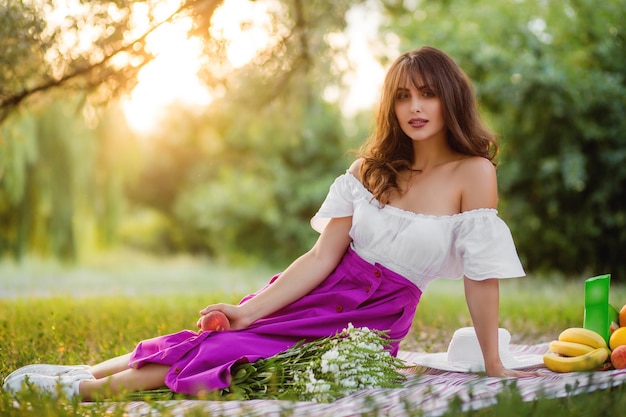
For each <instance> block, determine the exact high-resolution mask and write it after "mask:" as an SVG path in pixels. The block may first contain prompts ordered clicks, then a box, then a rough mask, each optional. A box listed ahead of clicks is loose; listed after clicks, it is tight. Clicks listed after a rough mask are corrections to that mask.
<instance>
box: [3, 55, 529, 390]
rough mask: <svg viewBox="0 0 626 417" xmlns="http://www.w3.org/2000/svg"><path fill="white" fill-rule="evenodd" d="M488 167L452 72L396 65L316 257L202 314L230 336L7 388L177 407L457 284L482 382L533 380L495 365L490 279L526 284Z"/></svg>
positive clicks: (317, 221)
mask: <svg viewBox="0 0 626 417" xmlns="http://www.w3.org/2000/svg"><path fill="white" fill-rule="evenodd" d="M496 154H497V144H496V142H495V139H494V136H493V135H492V134H491V133H489V132H488V131H487V130H486V129H485V128H484V127H483V125H482V123H481V121H480V119H479V115H478V111H477V105H476V101H475V97H474V94H473V90H472V86H471V83H470V81H469V80H468V78H467V77H466V75H465V74H464V73H463V72H462V70H461V69H460V68H459V67H458V66H457V65H456V64H455V63H454V61H453V60H452V59H451V58H450V57H448V56H447V55H446V54H444V53H443V52H441V51H439V50H437V49H435V48H431V47H423V48H420V49H417V50H414V51H410V52H407V53H405V54H403V55H401V56H400V57H398V59H397V60H396V61H395V62H394V63H393V64H392V65H391V67H390V69H389V71H388V73H387V75H386V78H385V82H384V85H383V90H382V97H381V102H380V105H379V109H378V116H377V126H376V130H375V132H374V134H373V135H372V137H371V138H370V139H369V141H368V142H366V143H365V144H364V146H363V147H362V149H361V152H360V155H359V156H360V158H359V159H358V160H356V161H355V162H354V163H353V164H352V166H351V167H350V168H349V169H348V170H347V172H346V173H345V174H343V175H341V176H339V177H338V178H337V179H336V180H335V182H334V183H333V184H332V186H331V188H330V191H329V194H328V196H327V197H326V200H325V201H324V203H323V204H322V206H321V208H320V210H319V211H318V213H317V214H316V215H315V217H314V218H313V219H312V221H311V223H312V226H313V227H314V228H315V229H316V230H318V231H319V232H320V236H319V238H318V240H317V242H316V243H315V245H314V246H313V248H312V249H311V250H310V251H308V252H307V253H305V254H304V255H302V256H301V257H299V258H298V259H296V260H295V261H294V262H293V263H292V264H291V265H290V266H289V267H288V268H287V269H286V270H285V271H284V272H283V273H281V274H279V275H277V276H275V277H273V279H272V280H271V281H270V284H268V285H267V286H266V287H265V288H263V289H261V290H260V291H258V292H256V293H255V294H252V295H250V296H248V297H246V298H244V299H243V300H242V301H241V303H239V304H238V305H229V304H215V305H209V306H207V307H206V308H204V309H203V310H202V311H200V314H201V315H206V314H207V313H209V312H211V311H215V310H219V311H222V312H223V313H225V314H226V316H228V319H229V320H230V325H231V330H229V331H225V332H200V333H197V332H193V331H191V330H185V331H182V332H179V333H175V334H171V335H166V336H160V337H156V338H154V339H150V340H146V341H143V342H141V343H139V345H138V346H137V347H136V349H135V350H134V351H133V352H132V353H130V354H127V355H124V356H121V357H118V358H113V359H110V360H108V361H105V362H103V363H100V364H98V365H95V366H92V367H88V368H86V367H65V366H55V365H31V366H30V367H25V368H22V369H21V370H18V371H16V372H14V374H12V375H10V376H9V377H8V378H7V380H6V383H5V387H8V388H10V389H14V390H18V389H19V386H20V385H21V383H22V381H23V380H24V379H26V377H27V376H28V379H29V380H30V381H31V384H34V385H36V386H38V387H40V388H41V389H43V390H47V391H50V392H54V390H55V389H56V384H57V382H58V381H60V383H61V385H62V387H63V388H64V391H65V392H66V394H68V395H80V396H81V398H82V399H83V400H87V401H88V400H93V399H95V398H98V397H99V396H102V395H103V393H105V392H107V393H109V394H110V393H118V392H128V391H136V390H145V389H153V388H158V387H161V386H163V385H167V386H168V387H170V388H171V389H172V390H173V391H175V392H179V393H184V394H198V393H199V392H203V391H204V392H206V391H212V390H217V389H220V388H225V387H227V386H228V385H229V382H230V368H231V366H232V365H233V364H234V363H235V362H236V361H242V360H243V361H254V360H256V359H259V358H262V357H269V356H272V355H274V354H276V353H278V352H280V351H283V350H285V349H287V348H288V347H290V346H292V345H294V344H295V343H296V342H298V341H300V340H303V339H305V340H308V341H310V340H314V339H316V338H321V337H326V336H330V335H333V334H335V333H337V332H339V331H341V330H342V329H344V328H345V327H347V325H348V323H352V324H353V325H354V326H355V327H360V326H367V327H369V328H374V329H380V330H389V337H390V338H391V339H401V338H403V337H404V336H406V334H407V333H408V331H409V329H410V326H411V323H412V321H413V316H414V313H415V309H416V307H417V304H418V302H419V299H420V296H421V294H422V291H423V290H424V289H425V288H426V286H427V285H428V284H429V283H430V282H431V281H433V280H434V279H437V278H460V277H464V285H465V293H466V299H467V304H468V307H469V311H470V315H471V318H472V321H473V324H474V327H475V328H476V333H477V337H478V340H479V343H480V346H481V349H482V353H483V357H484V360H485V368H486V372H487V374H488V375H489V376H495V377H510V376H513V377H524V376H530V375H535V373H528V372H523V371H516V370H510V369H506V368H504V366H503V365H502V362H501V360H500V357H499V353H498V340H497V339H498V294H499V290H498V279H499V278H511V277H520V276H523V275H524V271H523V269H522V266H521V264H520V262H519V259H518V256H517V253H516V251H515V246H514V244H513V240H512V238H511V235H510V231H509V229H508V227H507V226H506V224H505V223H504V222H503V221H502V220H501V219H500V218H499V217H498V215H497V211H496V205H497V200H498V195H497V184H496V169H495V165H494V161H493V160H494V157H495V155H496ZM199 323H200V320H199V321H198V324H199ZM397 350H398V342H395V344H393V346H392V347H391V353H392V354H396V353H397ZM51 387H52V388H51Z"/></svg>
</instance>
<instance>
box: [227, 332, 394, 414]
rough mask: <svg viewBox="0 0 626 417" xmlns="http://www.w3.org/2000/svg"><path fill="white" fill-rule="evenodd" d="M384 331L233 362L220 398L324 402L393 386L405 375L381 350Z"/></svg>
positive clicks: (340, 335)
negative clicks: (226, 385) (224, 395)
mask: <svg viewBox="0 0 626 417" xmlns="http://www.w3.org/2000/svg"><path fill="white" fill-rule="evenodd" d="M386 333H387V332H383V331H378V330H370V329H368V328H367V327H361V328H357V327H354V326H352V324H349V325H348V328H346V329H343V331H342V332H340V333H337V334H336V335H334V336H330V337H326V338H323V339H319V340H316V341H314V342H311V343H298V344H296V345H295V346H293V347H291V348H290V349H287V350H286V351H284V352H281V353H278V354H277V355H275V356H272V357H270V358H267V359H260V360H257V361H256V362H253V363H240V364H236V365H235V366H234V367H233V370H232V382H231V385H230V387H229V388H227V389H225V390H223V391H222V393H223V394H234V395H235V396H238V397H243V398H244V399H256V398H265V399H290V400H300V401H316V402H330V401H333V400H335V399H337V398H340V397H343V396H345V395H348V394H350V393H352V392H355V391H359V390H363V389H367V388H392V387H398V386H399V385H400V384H401V383H402V382H403V381H404V380H405V379H406V377H405V376H404V374H402V373H401V372H400V370H401V369H403V368H406V366H405V364H404V363H403V362H402V360H400V359H398V358H396V357H395V356H391V354H390V353H389V351H388V350H386V349H385V348H386V347H387V346H388V345H389V343H390V339H388V338H387V337H386Z"/></svg>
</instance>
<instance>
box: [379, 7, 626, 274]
mask: <svg viewBox="0 0 626 417" xmlns="http://www.w3.org/2000/svg"><path fill="white" fill-rule="evenodd" d="M385 3H387V4H388V7H387V10H388V12H389V15H390V16H391V23H390V24H389V28H390V30H392V31H393V32H394V33H396V34H397V35H398V36H399V37H400V39H401V41H402V45H403V47H404V48H406V49H408V48H412V47H415V46H418V45H421V44H431V45H433V46H436V47H439V48H441V49H443V50H445V51H447V52H448V53H450V54H451V55H452V56H453V57H454V58H455V59H456V60H457V62H458V63H459V64H460V65H461V67H462V68H464V69H465V70H466V72H467V73H468V75H469V76H470V78H472V79H473V81H474V83H475V87H476V92H477V94H478V96H479V99H480V102H481V105H482V107H483V110H484V111H485V112H486V114H487V116H488V119H489V120H490V122H491V123H492V124H493V126H494V127H495V128H496V130H497V131H498V132H499V133H500V134H501V136H502V142H503V154H502V158H501V167H500V176H499V177H500V187H501V190H502V200H503V204H502V205H501V211H502V214H503V216H504V217H506V218H507V220H508V222H509V224H510V226H511V229H512V231H513V235H514V237H515V240H516V243H517V247H518V251H519V253H520V255H521V256H522V258H523V261H524V264H525V265H526V267H527V268H528V269H529V270H533V271H541V270H544V271H547V270H552V271H554V270H556V271H560V272H562V273H565V274H572V273H574V274H581V273H588V274H592V275H594V274H597V273H605V272H606V273H612V274H613V277H614V278H615V279H616V280H624V279H626V267H625V266H624V263H623V261H622V259H623V255H622V249H621V248H623V247H624V245H626V228H625V226H626V223H625V222H626V211H625V209H624V204H623V201H624V199H625V198H626V195H625V194H624V193H625V191H624V190H626V187H625V186H626V169H624V166H625V163H626V134H625V133H624V132H626V122H625V121H624V120H625V119H624V117H623V114H624V110H625V109H626V79H625V74H626V71H625V69H626V58H625V57H626V53H625V52H626V43H625V38H624V31H623V24H622V18H621V17H622V15H623V10H624V8H625V7H626V3H625V2H624V1H622V0H618V1H612V2H603V3H602V4H599V3H597V2H594V1H565V2H543V1H530V0H529V1H521V2H490V1H481V2H471V3H468V2H463V1H455V0H452V1H447V2H438V1H424V2H420V3H418V6H417V7H413V8H408V7H406V6H403V3H402V2H393V1H389V2H385ZM404 5H406V2H404ZM416 27H417V28H418V29H419V30H415V28H416Z"/></svg>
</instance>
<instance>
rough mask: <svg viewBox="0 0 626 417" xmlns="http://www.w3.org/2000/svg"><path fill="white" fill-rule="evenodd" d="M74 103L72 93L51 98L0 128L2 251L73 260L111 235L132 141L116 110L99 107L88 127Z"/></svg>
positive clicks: (75, 99)
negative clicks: (96, 117) (95, 122)
mask: <svg viewBox="0 0 626 417" xmlns="http://www.w3.org/2000/svg"><path fill="white" fill-rule="evenodd" d="M81 108H82V103H81V101H80V100H79V99H78V98H74V99H73V100H72V99H66V100H64V101H56V102H54V103H50V104H49V105H47V106H45V107H42V108H41V109H40V110H38V111H37V112H26V111H21V112H15V113H13V114H12V116H11V117H10V118H9V119H7V120H6V121H5V122H4V123H3V124H2V126H1V127H0V170H1V171H2V172H3V179H2V182H0V224H1V225H2V227H1V229H2V231H1V232H0V253H1V254H11V255H13V256H15V257H16V258H18V259H20V258H22V257H23V256H25V255H26V254H27V253H39V254H42V255H51V256H54V257H58V258H61V259H76V258H77V257H78V256H80V252H81V251H82V252H85V251H89V249H90V248H93V247H98V246H99V245H100V244H102V243H106V242H110V241H111V233H112V229H113V228H114V227H115V224H116V223H117V216H118V215H119V211H120V207H119V206H120V205H121V197H122V191H123V190H122V188H121V183H122V177H123V176H124V175H130V174H132V170H131V169H130V167H129V166H128V160H127V159H125V158H127V157H130V156H131V155H132V153H130V151H131V150H132V143H129V142H128V139H129V133H128V130H126V131H125V130H124V123H123V121H122V119H121V118H120V115H119V114H115V113H114V112H113V111H109V112H102V114H101V117H102V123H101V124H100V125H98V126H95V127H91V126H89V125H88V124H87V122H86V120H85V119H83V118H82V117H80V115H77V114H76V112H79V113H80V110H81ZM122 140H125V141H126V143H124V144H120V143H119V141H122ZM116 141H118V142H117V143H116ZM118 153H119V154H118ZM120 154H121V155H120ZM79 242H80V244H79Z"/></svg>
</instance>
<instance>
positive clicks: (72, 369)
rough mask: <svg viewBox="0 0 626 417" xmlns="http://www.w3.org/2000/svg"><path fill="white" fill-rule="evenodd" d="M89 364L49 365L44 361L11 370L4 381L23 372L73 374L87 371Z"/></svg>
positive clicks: (57, 374)
mask: <svg viewBox="0 0 626 417" xmlns="http://www.w3.org/2000/svg"><path fill="white" fill-rule="evenodd" d="M89 368H90V367H89V365H69V366H68V365H50V364H46V363H40V364H35V365H27V366H23V367H21V368H19V369H17V370H15V371H13V372H11V373H10V374H9V375H8V376H7V377H6V378H4V383H5V384H6V383H7V382H10V380H11V379H13V378H15V377H18V376H20V375H24V374H37V375H47V376H60V375H68V374H74V373H76V372H83V373H84V372H89V371H88V369H89Z"/></svg>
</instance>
